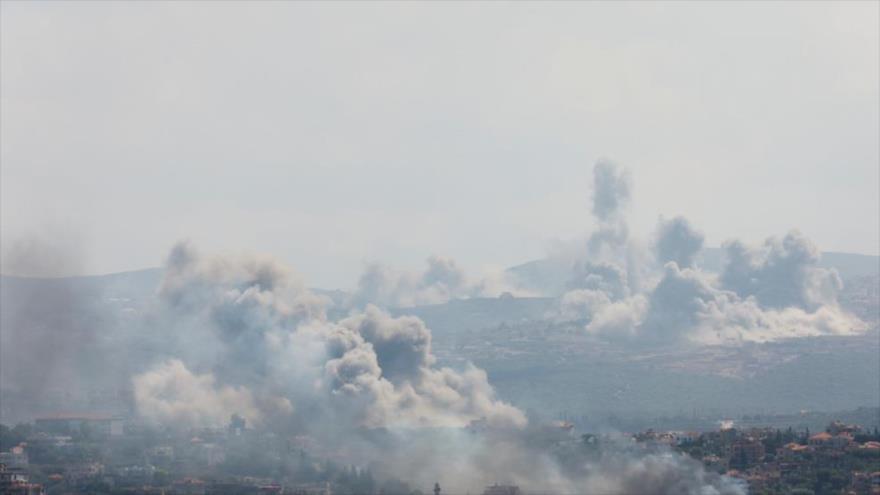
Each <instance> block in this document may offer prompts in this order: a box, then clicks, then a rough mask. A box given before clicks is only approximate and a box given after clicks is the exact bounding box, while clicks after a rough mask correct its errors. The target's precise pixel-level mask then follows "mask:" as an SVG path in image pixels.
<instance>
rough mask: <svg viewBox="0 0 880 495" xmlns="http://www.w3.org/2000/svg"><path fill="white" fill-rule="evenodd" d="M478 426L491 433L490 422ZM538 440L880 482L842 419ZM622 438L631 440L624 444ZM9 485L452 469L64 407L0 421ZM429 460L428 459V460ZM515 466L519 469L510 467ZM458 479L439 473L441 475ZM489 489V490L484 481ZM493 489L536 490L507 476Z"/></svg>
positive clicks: (810, 484) (255, 433)
mask: <svg viewBox="0 0 880 495" xmlns="http://www.w3.org/2000/svg"><path fill="white" fill-rule="evenodd" d="M468 431H469V432H470V433H471V434H474V435H479V434H483V433H484V427H483V426H482V425H481V423H480V422H475V423H474V424H472V425H471V426H470V427H469V428H468ZM534 437H535V443H536V444H539V445H541V446H542V448H546V449H547V451H548V452H553V455H556V456H558V457H560V459H559V460H560V461H564V460H565V459H564V458H565V457H566V456H572V457H577V458H578V459H586V460H588V461H589V460H595V459H599V458H601V456H602V455H603V450H605V449H606V448H609V447H611V446H612V445H613V446H614V448H616V449H618V452H620V451H623V452H639V451H642V452H644V451H648V452H672V453H677V454H676V455H681V456H689V457H691V458H693V459H696V460H697V461H699V462H701V463H702V464H703V465H704V466H705V468H706V470H707V471H709V472H713V473H717V474H718V475H721V476H723V477H726V478H728V479H729V480H731V481H732V482H734V483H737V484H739V485H740V486H741V487H742V488H743V490H744V491H747V493H751V494H766V495H777V494H779V495H782V494H846V495H850V494H853V495H862V494H865V495H867V494H871V495H875V494H880V432H878V429H877V426H876V425H874V426H863V425H856V424H845V423H842V422H840V421H833V422H831V423H830V424H828V425H827V427H826V428H825V429H824V430H823V431H816V432H811V431H809V429H806V430H795V429H792V428H790V427H789V428H785V429H780V428H772V427H743V428H737V427H736V425H735V424H733V422H725V423H723V424H722V425H721V428H719V429H715V430H708V431H700V432H695V431H655V430H652V429H649V430H646V431H641V432H637V433H622V432H606V433H601V434H591V433H579V432H577V431H576V428H575V427H574V425H573V424H572V423H569V422H565V421H558V422H554V423H552V424H549V425H545V426H543V427H541V428H538V429H536V430H535V433H534ZM621 445H623V450H620V449H621ZM0 448H2V453H0V493H2V494H4V495H5V494H15V495H43V494H84V493H90V494H167V495H172V494H182V495H224V494H294V495H331V494H339V495H417V494H422V495H426V494H431V493H433V494H434V495H441V494H446V493H450V492H447V491H444V490H443V486H444V485H445V484H446V483H448V482H450V479H451V477H453V476H454V474H453V473H438V475H437V477H438V480H437V481H436V483H435V484H434V485H433V486H425V487H421V486H410V485H409V484H407V483H405V482H402V481H400V480H397V479H393V478H387V477H384V478H382V477H380V476H377V475H375V474H374V472H373V470H372V468H371V466H369V465H367V466H360V465H356V464H353V463H349V462H347V460H346V458H345V455H344V453H342V452H334V451H330V450H328V449H326V448H324V447H322V446H321V445H318V444H317V443H316V442H315V440H314V439H312V438H310V437H308V436H303V435H291V436H282V435H278V434H275V433H271V432H268V431H261V430H259V429H254V428H250V427H249V426H248V425H247V424H246V422H245V420H244V419H242V418H241V417H238V416H233V417H232V418H230V421H229V424H228V425H227V426H226V427H225V428H214V429H210V428H203V429H198V430H186V431H177V432H171V431H168V430H157V429H154V428H151V427H149V426H147V425H143V424H138V423H137V422H133V421H128V420H126V419H125V418H123V417H116V416H110V415H99V414H55V415H51V416H46V417H40V418H37V419H36V420H35V421H34V422H33V423H30V424H19V425H16V426H14V427H8V426H0ZM427 468H429V467H427V466H426V469H427ZM511 474H515V473H511ZM444 475H445V476H447V477H448V478H450V479H446V480H444V479H440V478H442V476H444ZM477 493H479V492H477ZM482 493H483V495H528V493H529V491H528V490H525V489H521V488H520V487H519V486H516V485H515V484H511V483H506V482H505V481H504V480H498V481H497V482H495V483H492V484H490V485H488V486H486V487H485V488H484V491H483V492H482Z"/></svg>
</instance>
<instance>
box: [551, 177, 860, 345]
mask: <svg viewBox="0 0 880 495" xmlns="http://www.w3.org/2000/svg"><path fill="white" fill-rule="evenodd" d="M630 191H631V185H630V179H629V174H628V173H627V172H626V170H624V169H622V168H621V167H619V166H617V165H614V164H613V163H611V162H607V161H603V162H599V163H597V164H596V166H595V168H594V191H593V215H594V217H595V218H596V220H597V222H598V225H599V227H598V230H597V231H596V232H594V233H593V234H591V235H590V237H589V239H588V242H587V248H586V249H585V250H584V251H583V252H582V253H581V254H580V258H579V259H578V260H577V261H576V262H575V263H574V264H573V275H572V278H571V281H570V283H569V286H570V288H571V289H572V290H570V291H569V292H567V293H566V294H564V295H563V296H562V297H561V298H560V304H559V310H558V314H557V318H558V319H562V320H586V321H587V323H586V324H585V328H586V330H587V331H589V332H593V333H596V334H600V335H605V336H608V337H611V338H632V339H634V340H635V341H636V342H642V343H656V342H674V341H682V340H691V341H701V342H706V343H711V342H725V341H726V342H729V341H768V340H775V339H780V338H789V337H801V336H815V335H829V334H833V335H843V334H850V333H856V332H859V331H861V330H863V329H864V328H865V324H864V323H863V322H861V321H860V320H859V319H858V318H857V317H855V316H853V315H851V314H848V313H846V312H845V311H843V310H842V309H841V308H840V306H839V305H838V303H837V293H838V292H839V291H840V289H841V288H842V282H841V280H840V277H839V276H838V275H837V272H836V271H835V270H829V269H825V268H820V267H819V266H818V262H819V254H818V249H817V248H816V247H815V246H814V245H813V244H812V243H811V242H810V241H809V240H808V239H807V238H806V237H804V236H803V235H802V234H801V233H799V232H797V231H792V232H789V233H788V234H787V235H786V236H785V237H784V238H782V239H778V238H770V239H767V241H766V242H765V243H764V246H763V247H760V248H752V247H749V246H746V245H745V244H744V243H742V242H740V241H736V240H733V241H729V242H727V243H725V252H726V258H727V260H726V264H725V266H724V269H723V271H722V273H721V275H720V276H719V277H715V276H714V275H712V274H709V273H705V272H703V271H701V270H700V269H699V268H696V266H695V263H696V260H697V259H698V257H699V256H700V251H701V249H702V247H703V235H702V234H701V233H700V232H699V231H698V230H696V229H695V228H694V227H692V226H691V224H690V222H688V220H687V219H685V218H684V217H680V216H679V217H675V218H673V219H671V220H663V219H661V220H660V222H659V224H658V228H657V232H656V233H655V234H654V242H653V252H650V253H648V252H645V250H643V249H642V248H641V246H640V244H638V243H637V242H635V241H634V240H632V239H631V238H629V229H628V227H627V225H626V221H625V215H624V214H625V207H626V205H627V201H628V200H629V198H630ZM652 258H653V259H652ZM658 268H660V269H658ZM642 285H643V287H642Z"/></svg>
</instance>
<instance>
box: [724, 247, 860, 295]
mask: <svg viewBox="0 0 880 495" xmlns="http://www.w3.org/2000/svg"><path fill="white" fill-rule="evenodd" d="M724 249H725V253H726V255H727V264H726V265H725V267H724V271H723V272H722V273H721V279H720V280H721V286H722V287H724V288H725V289H728V290H732V291H734V292H736V293H737V294H739V295H740V296H742V297H748V296H754V297H755V298H756V299H757V300H758V301H759V302H760V303H761V304H762V305H763V306H767V307H772V308H784V307H788V306H796V307H800V308H804V309H808V310H815V309H817V308H819V307H821V306H823V305H834V304H837V294H838V292H839V291H840V289H841V288H843V283H842V282H841V280H840V277H839V276H838V274H837V271H836V270H828V269H825V268H820V267H819V266H818V263H819V250H818V249H817V248H816V246H815V245H814V244H813V243H812V242H811V241H810V240H809V239H807V238H806V237H805V236H804V235H803V234H801V233H800V232H798V231H792V232H789V233H788V234H787V235H786V236H785V237H783V238H782V239H778V238H775V237H772V238H770V239H767V241H766V242H765V243H764V245H763V246H762V247H760V248H749V247H748V246H746V245H744V244H743V243H741V242H739V241H729V242H727V243H726V244H725V245H724Z"/></svg>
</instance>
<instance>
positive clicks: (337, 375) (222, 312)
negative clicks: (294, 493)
mask: <svg viewBox="0 0 880 495" xmlns="http://www.w3.org/2000/svg"><path fill="white" fill-rule="evenodd" d="M448 266H449V265H447V264H443V263H440V262H438V264H437V265H434V267H433V268H434V269H433V270H432V271H431V272H430V275H429V276H428V277H427V278H428V279H429V280H431V281H440V282H441V283H448V282H449V281H450V280H451V279H450V276H449V274H448V271H449V270H447V268H448ZM159 296H160V300H161V302H162V308H161V310H162V311H163V314H162V316H161V318H160V321H169V322H174V323H172V324H174V325H175V326H176V327H177V328H176V329H175V333H177V334H178V335H177V339H176V340H177V342H178V343H179V344H180V345H179V346H177V347H179V348H181V349H184V351H183V352H182V354H183V355H180V356H175V359H178V360H172V361H169V362H166V363H162V364H159V365H158V366H157V367H156V368H155V369H153V370H150V371H148V372H146V373H144V374H141V375H139V376H137V377H136V378H135V380H134V385H135V398H136V400H137V402H138V406H139V408H140V410H141V412H142V413H144V414H145V415H146V416H148V417H154V418H155V419H157V420H161V419H164V418H166V417H169V416H173V417H174V418H175V419H176V420H177V421H178V422H179V423H180V424H199V423H204V422H206V421H208V420H220V419H223V417H228V416H227V415H226V414H225V413H226V412H228V409H229V408H228V407H226V406H228V405H234V404H235V403H240V404H242V409H243V410H239V411H236V412H238V413H240V414H242V415H243V416H245V417H246V418H247V419H249V420H252V421H260V420H263V419H265V418H267V417H275V418H279V417H282V418H283V414H281V413H284V412H285V411H291V412H292V411H294V409H295V408H296V407H297V404H298V403H306V404H308V407H309V408H310V410H311V411H304V414H309V413H310V412H311V414H314V415H315V417H321V416H325V417H326V415H328V414H335V413H332V411H340V410H344V411H345V413H344V414H345V416H346V419H347V420H349V421H350V422H351V424H354V425H357V426H361V427H370V428H377V427H390V426H404V425H418V426H457V427H461V426H464V425H467V424H468V423H469V422H471V421H474V420H478V419H486V420H487V421H489V422H491V423H492V424H497V425H504V426H522V425H524V424H525V417H524V416H523V414H522V413H521V412H520V411H518V410H517V409H515V408H513V407H511V406H509V405H507V404H504V403H502V402H500V401H498V400H497V399H495V397H494V391H493V390H492V388H491V386H490V385H489V383H488V380H487V378H486V374H485V373H484V372H483V371H481V370H479V369H477V368H475V367H473V366H469V367H467V368H466V369H464V370H462V371H454V370H452V369H449V368H437V367H436V366H435V363H436V359H435V358H434V356H433V354H432V353H431V333H430V331H428V329H427V328H426V327H425V326H424V324H423V323H422V322H421V320H419V319H418V318H414V317H401V318H392V317H391V316H389V315H388V314H386V313H384V312H383V311H381V310H379V309H378V308H376V307H374V306H367V308H366V309H365V311H364V312H363V313H358V314H353V315H351V316H348V317H347V318H345V319H343V320H341V321H338V322H332V321H328V320H327V318H326V313H325V305H326V304H328V301H327V300H326V299H324V298H321V297H319V296H315V295H314V294H312V293H311V292H309V291H308V290H306V289H304V288H303V285H302V283H301V282H299V281H298V280H297V278H296V277H295V276H294V275H293V274H292V273H291V272H290V270H288V269H287V268H285V267H283V266H281V265H279V264H278V263H277V262H275V261H273V260H270V259H266V258H259V257H245V256H241V257H238V258H233V257H204V256H201V255H199V254H198V253H196V252H195V251H194V250H193V249H192V248H191V247H190V246H188V245H186V244H180V245H178V246H176V247H175V248H174V249H173V250H172V252H171V255H170V256H169V258H168V263H167V266H166V269H165V279H164V280H163V283H162V286H161V289H160V291H159ZM181 332H185V333H186V334H188V335H180V333H181ZM189 339H192V340H191V341H190V340H189ZM196 340H197V341H198V343H197V345H196ZM192 348H197V349H200V350H205V349H209V350H210V352H203V351H202V352H200V351H192V350H191V349H192ZM193 368H195V369H199V370H200V371H199V373H198V374H196V373H194V372H192V371H190V370H191V369H193ZM190 393H192V394H193V395H197V396H198V397H201V398H204V400H203V401H192V402H189V403H188V402H187V401H185V400H177V399H176V398H177V397H185V396H187V395H188V394H190ZM205 403H211V404H214V405H215V406H214V407H211V408H207V407H206V406H205ZM266 405H270V406H271V407H270V410H268V411H267V410H265V407H264V406H266ZM207 409H211V410H216V411H217V414H216V415H215V416H213V417H212V416H207V415H206V414H205V411H206V410H207ZM221 412H222V414H221ZM293 414H294V415H295V414H296V413H295V412H293Z"/></svg>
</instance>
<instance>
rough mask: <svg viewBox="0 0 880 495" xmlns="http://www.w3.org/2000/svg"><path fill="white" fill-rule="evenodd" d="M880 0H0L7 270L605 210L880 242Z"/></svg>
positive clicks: (858, 245)
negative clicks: (610, 183) (610, 176)
mask: <svg viewBox="0 0 880 495" xmlns="http://www.w3.org/2000/svg"><path fill="white" fill-rule="evenodd" d="M878 51H880V3H877V2H853V3H844V2H834V3H832V2H804V3H798V2H780V3H772V2H746V3H723V2H705V3H696V2H683V3H672V2H664V3H661V2H651V3H639V2H622V3H613V4H612V3H602V2H584V3H574V2H560V3H529V2H516V3H503V2H486V3H463V2H452V3H440V2H425V3H403V2H400V3H381V2H371V3H346V2H329V3H320V4H319V3H307V2H296V3H293V2H260V3H244V2H216V3H209V2H193V3H187V2H180V1H177V2H160V3H146V2H143V3H138V2H95V3H88V2H33V3H25V2H13V1H4V2H3V3H2V4H0V179H2V180H0V241H2V242H0V255H2V258H0V260H2V266H0V268H2V271H3V273H17V274H27V275H42V276H58V275H71V274H97V273H109V272H116V271H123V270H131V269H137V268H144V267H152V266H158V265H160V264H161V262H162V260H163V258H164V256H165V255H166V254H167V252H168V250H169V249H170V248H171V246H172V245H173V244H174V243H175V242H176V241H178V240H181V239H189V240H191V241H192V242H193V243H194V244H195V245H197V246H198V247H199V248H200V249H202V250H204V251H242V250H247V251H257V252H261V253H267V254H271V255H274V256H277V257H279V258H281V259H283V260H284V261H286V262H288V263H289V264H291V265H292V266H293V267H294V268H295V269H296V270H297V271H298V272H300V273H301V274H303V275H304V277H305V278H306V279H307V281H308V282H309V284H310V285H312V286H322V287H352V286H354V284H355V282H356V280H357V276H358V274H359V273H360V271H361V270H362V268H363V267H364V265H365V263H368V262H373V261H380V262H385V263H388V264H393V265H399V266H403V267H412V266H419V265H421V264H422V263H423V260H424V259H425V258H427V257H428V256H429V255H431V254H440V255H446V256H451V257H453V258H455V259H456V260H458V261H459V262H460V263H461V264H463V265H464V266H465V267H468V268H469V269H477V270H483V269H487V268H488V267H496V268H497V267H505V266H509V265H514V264H518V263H522V262H525V261H528V260H531V259H535V258H540V257H542V256H544V255H545V254H546V253H547V252H548V250H549V249H551V248H552V246H553V245H554V243H556V242H558V241H559V240H566V239H573V238H577V237H580V236H583V235H585V233H586V232H588V231H589V229H590V228H591V227H592V225H591V220H590V215H589V208H590V190H589V187H590V183H591V179H592V166H593V163H594V162H596V160H598V159H600V158H607V159H611V160H614V161H616V162H618V163H620V164H622V165H624V166H626V167H628V168H629V169H630V170H631V172H632V176H633V178H634V183H635V185H634V194H633V197H634V198H635V201H634V204H633V205H632V209H631V212H630V215H631V222H630V224H631V227H632V228H633V230H634V231H639V232H647V231H650V230H652V229H653V228H654V227H655V226H656V225H657V222H658V218H659V217H660V216H661V215H662V216H665V217H671V216H674V215H679V214H681V215H685V216H686V217H688V218H689V219H690V220H691V222H692V223H693V224H694V225H695V226H697V227H698V228H699V229H701V230H702V231H703V232H704V233H705V235H706V242H707V244H708V245H719V244H720V243H721V242H723V241H724V240H726V239H728V238H733V237H736V238H741V239H744V240H746V241H748V242H754V243H757V242H761V241H762V240H763V239H764V238H766V237H767V236H771V235H784V234H785V233H786V232H787V231H789V230H790V229H792V228H797V229H800V230H801V231H802V232H803V233H804V234H805V235H806V236H807V237H809V238H811V239H812V240H813V241H815V242H816V243H817V244H818V245H819V246H820V248H822V249H823V250H826V251H846V252H857V253H865V254H875V255H876V254H878V251H880V62H878V61H880V53H878Z"/></svg>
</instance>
